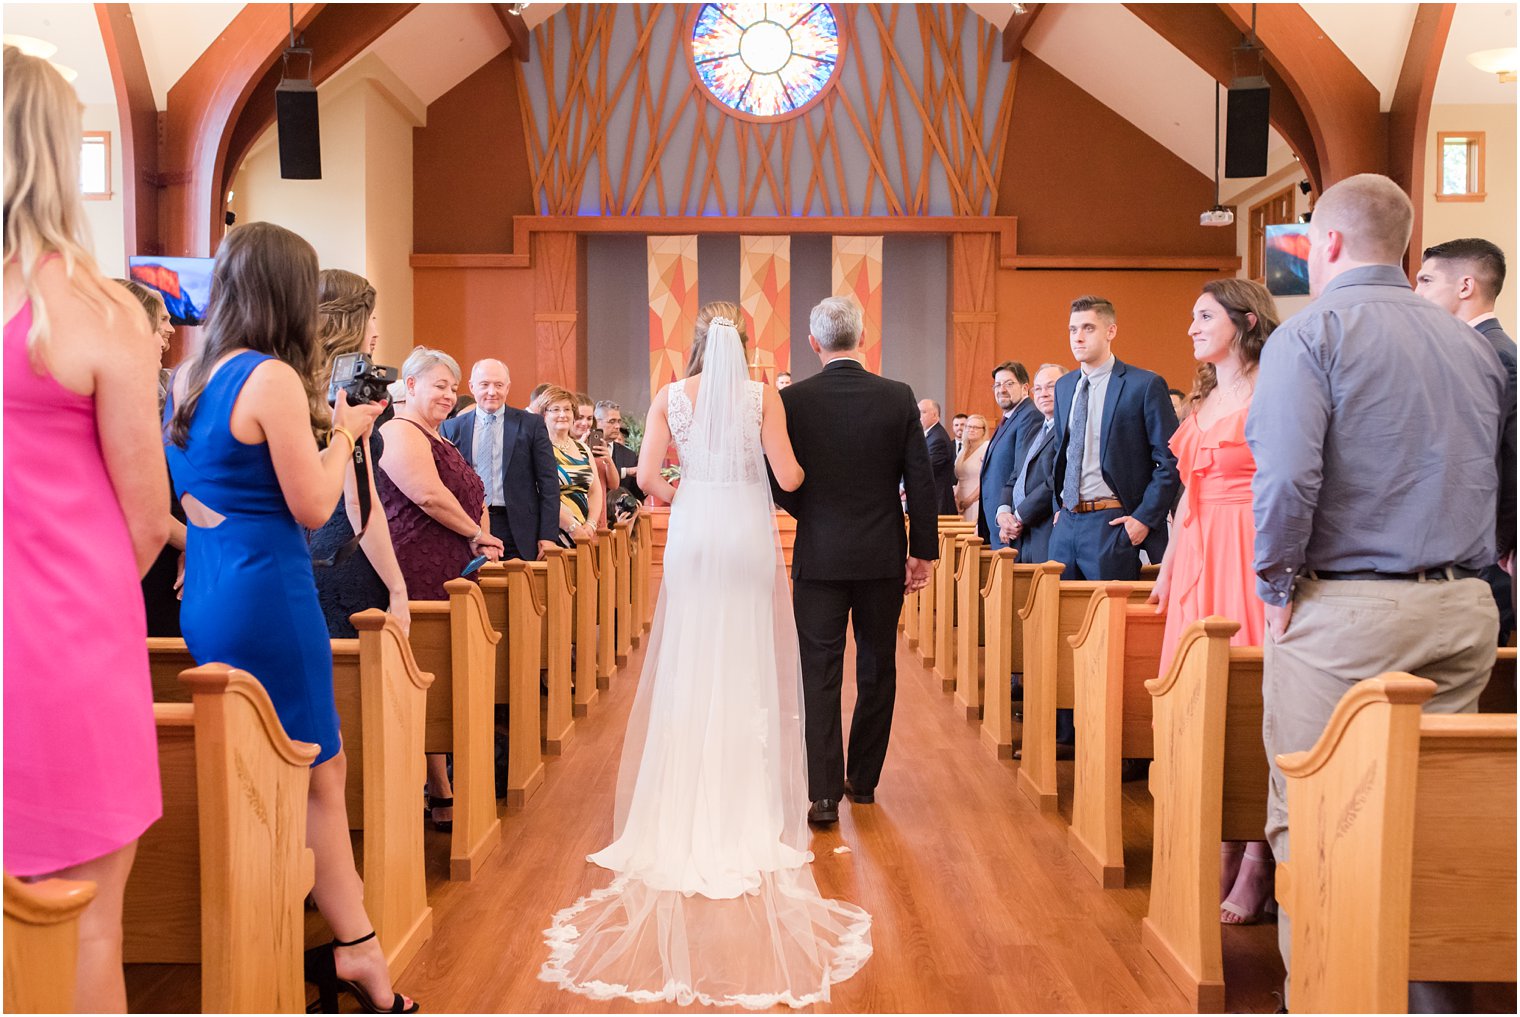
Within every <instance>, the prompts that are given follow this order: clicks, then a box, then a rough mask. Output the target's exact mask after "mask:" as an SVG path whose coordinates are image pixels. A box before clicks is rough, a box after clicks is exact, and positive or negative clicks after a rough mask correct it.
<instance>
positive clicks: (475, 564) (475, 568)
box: [459, 554, 490, 579]
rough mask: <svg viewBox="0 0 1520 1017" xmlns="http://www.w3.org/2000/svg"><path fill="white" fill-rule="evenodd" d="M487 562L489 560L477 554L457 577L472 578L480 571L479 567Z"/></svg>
mask: <svg viewBox="0 0 1520 1017" xmlns="http://www.w3.org/2000/svg"><path fill="white" fill-rule="evenodd" d="M488 561H490V559H489V558H487V557H486V556H485V555H483V554H477V555H476V556H475V557H473V558H471V559H470V564H468V565H466V566H465V567H464V571H463V572H461V573H459V577H460V578H461V579H467V578H469V577H470V576H473V575H474V574H475V573H477V572H479V571H480V566H482V565H484V564H485V563H486V562H488Z"/></svg>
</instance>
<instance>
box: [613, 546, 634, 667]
mask: <svg viewBox="0 0 1520 1017" xmlns="http://www.w3.org/2000/svg"><path fill="white" fill-rule="evenodd" d="M632 528H633V524H631V523H630V522H628V520H626V519H625V520H623V521H621V522H619V523H618V524H617V525H616V526H614V527H613V528H612V531H611V536H612V559H613V562H614V563H615V569H616V572H617V579H616V587H615V589H614V590H613V597H612V617H613V618H614V619H615V624H614V626H613V638H614V646H613V651H614V655H615V659H616V660H617V666H618V667H622V666H623V665H624V664H626V663H628V654H629V653H631V652H632V650H633V544H632V541H630V539H629V531H630V530H631V529H632Z"/></svg>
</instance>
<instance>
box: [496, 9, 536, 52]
mask: <svg viewBox="0 0 1520 1017" xmlns="http://www.w3.org/2000/svg"><path fill="white" fill-rule="evenodd" d="M511 6H512V5H511V4H492V5H491V9H492V10H493V11H495V12H496V20H498V21H500V22H501V27H502V28H505V29H506V30H507V35H508V36H509V37H510V38H511V40H512V55H513V56H515V57H516V58H517V59H518V61H519V62H520V63H527V62H528V60H529V58H530V57H531V56H532V53H531V50H530V48H529V44H528V40H529V39H530V38H531V37H532V35H531V33H530V32H529V31H528V25H527V23H526V22H525V21H523V19H522V15H521V14H513V13H512V11H511V10H510V8H511Z"/></svg>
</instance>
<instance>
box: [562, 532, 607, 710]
mask: <svg viewBox="0 0 1520 1017" xmlns="http://www.w3.org/2000/svg"><path fill="white" fill-rule="evenodd" d="M566 558H567V565H568V566H569V568H570V575H571V580H572V581H571V586H572V587H573V588H574V590H575V606H574V612H573V615H572V625H571V638H572V645H573V646H574V647H575V678H574V684H575V696H574V700H573V702H572V704H571V706H572V711H573V712H574V714H575V716H577V717H584V716H585V715H586V713H587V712H588V711H589V710H590V709H591V704H593V703H595V702H596V700H597V696H598V695H599V690H598V688H597V681H596V654H597V631H596V615H597V603H598V597H599V596H600V595H599V594H598V592H597V588H596V587H597V564H596V549H595V548H594V547H592V546H591V541H589V540H587V539H586V538H585V537H577V538H576V540H575V550H574V551H571V552H568V553H567V555H566Z"/></svg>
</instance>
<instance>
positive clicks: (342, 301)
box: [311, 268, 376, 442]
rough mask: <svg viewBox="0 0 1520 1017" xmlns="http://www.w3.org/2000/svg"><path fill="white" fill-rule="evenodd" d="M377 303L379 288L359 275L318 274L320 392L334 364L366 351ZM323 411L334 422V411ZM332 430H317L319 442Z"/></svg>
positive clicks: (315, 379) (316, 380) (315, 360)
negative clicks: (345, 357) (376, 293)
mask: <svg viewBox="0 0 1520 1017" xmlns="http://www.w3.org/2000/svg"><path fill="white" fill-rule="evenodd" d="M375 299H376V295H375V287H374V286H372V285H370V281H369V280H368V279H366V278H364V277H363V276H362V275H359V274H358V273H355V272H349V271H345V270H344V269H341V268H324V269H323V270H322V271H321V273H320V274H318V276H317V355H316V356H315V357H314V358H313V359H312V366H313V367H314V368H315V369H316V374H315V376H313V378H312V379H311V380H312V383H313V384H314V385H315V386H316V387H317V388H318V389H319V390H320V389H325V388H326V387H327V381H328V379H329V378H331V377H332V365H333V361H334V360H337V359H338V358H339V357H341V356H342V355H343V354H345V353H357V352H359V351H360V350H361V349H363V348H364V339H365V336H366V335H367V334H368V333H369V319H370V316H371V315H372V314H374V313H375ZM322 410H323V416H324V418H325V421H331V419H332V411H331V410H330V409H329V408H328V407H326V406H323V407H322ZM328 430H329V428H328V426H326V425H325V424H324V426H323V427H321V428H319V429H318V430H317V440H318V441H319V442H325V441H326V440H327V434H328Z"/></svg>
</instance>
